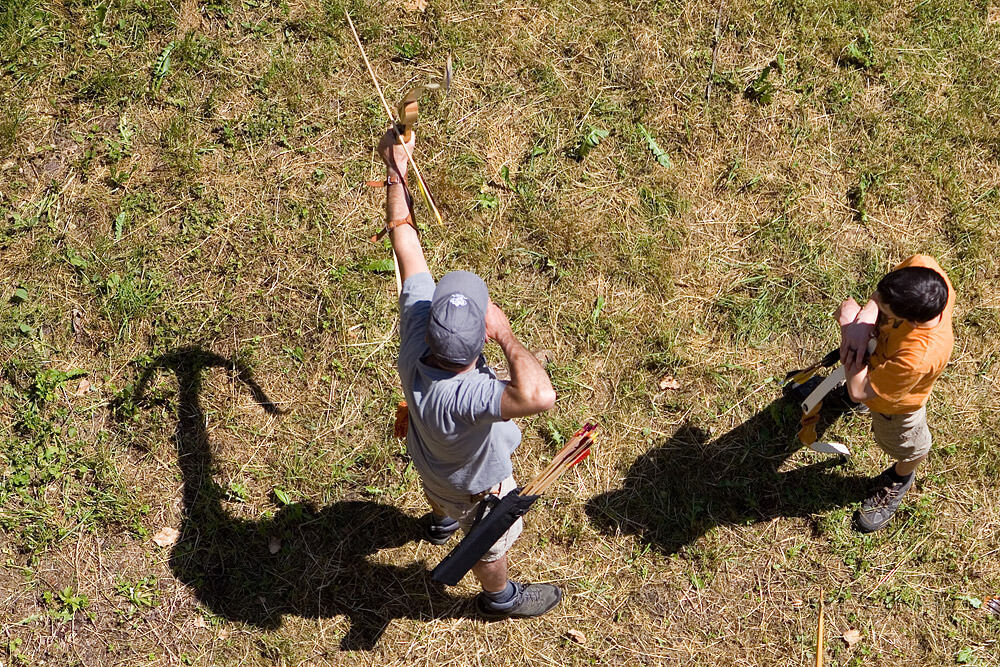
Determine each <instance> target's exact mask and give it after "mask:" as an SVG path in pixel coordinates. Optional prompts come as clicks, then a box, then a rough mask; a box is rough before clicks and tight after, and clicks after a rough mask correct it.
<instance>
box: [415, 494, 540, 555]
mask: <svg viewBox="0 0 1000 667" xmlns="http://www.w3.org/2000/svg"><path fill="white" fill-rule="evenodd" d="M516 487H517V482H515V481H514V478H513V477H508V478H507V479H505V480H504V481H502V482H500V484H499V485H497V486H495V487H493V488H492V489H490V493H492V494H493V495H495V496H498V497H500V498H502V497H504V496H505V495H507V493H509V492H510V491H511V490H512V489H514V488H516ZM424 495H425V496H427V500H428V501H430V504H431V508H432V509H433V510H434V512H435V513H436V514H447V515H448V516H450V517H451V518H452V519H455V520H456V521H458V524H459V525H460V526H461V527H462V532H464V533H466V534H468V532H469V529H471V528H472V524H473V522H474V521H475V520H476V514H477V513H478V512H479V503H480V501H479V500H478V499H475V498H473V497H471V496H469V495H454V496H451V495H449V496H442V495H440V494H438V493H433V492H431V491H430V490H428V489H427V488H426V487H425V488H424ZM523 529H524V522H523V521H521V519H520V518H518V520H517V521H515V522H514V525H513V526H511V527H510V528H508V529H507V532H506V533H504V534H503V535H501V536H500V539H499V540H497V541H496V544H494V545H493V546H492V547H490V549H489V551H487V552H486V553H485V554H483V557H482V558H480V559H479V560H481V561H483V562H486V563H492V562H493V561H495V560H499V559H500V558H501V557H503V555H504V554H505V553H507V551H508V549H510V548H511V546H512V545H513V544H514V541H515V540H516V539H517V538H518V536H519V535H520V534H521V531H522V530H523Z"/></svg>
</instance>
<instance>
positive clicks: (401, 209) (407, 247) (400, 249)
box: [378, 129, 430, 282]
mask: <svg viewBox="0 0 1000 667" xmlns="http://www.w3.org/2000/svg"><path fill="white" fill-rule="evenodd" d="M415 144H416V136H415V135H414V136H413V138H411V139H410V143H409V144H407V148H409V149H410V150H411V151H412V150H413V149H414V146H415ZM378 152H379V155H380V156H381V157H382V161H383V162H385V171H386V177H387V179H391V180H392V181H393V182H394V183H393V184H392V185H388V186H386V191H385V192H386V194H385V219H386V222H387V223H388V222H394V221H396V220H402V219H404V218H406V217H407V216H408V215H410V204H411V201H410V197H409V195H408V191H407V187H406V168H407V161H406V151H405V150H404V149H403V147H402V146H400V145H399V143H398V141H397V140H396V133H395V132H393V131H392V130H391V129H390V130H389V131H388V132H386V133H385V135H384V136H383V137H382V140H381V141H380V142H379V145H378ZM389 240H390V241H391V242H392V248H393V250H394V251H395V252H396V261H397V262H399V276H400V279H401V280H402V281H403V282H406V279H407V278H409V277H410V276H413V275H416V274H418V273H423V272H425V271H429V270H430V269H428V268H427V260H426V259H425V258H424V249H423V248H422V247H421V245H420V237H419V236H417V230H416V228H415V227H413V225H399V226H398V227H395V228H393V229H392V230H391V231H390V232H389Z"/></svg>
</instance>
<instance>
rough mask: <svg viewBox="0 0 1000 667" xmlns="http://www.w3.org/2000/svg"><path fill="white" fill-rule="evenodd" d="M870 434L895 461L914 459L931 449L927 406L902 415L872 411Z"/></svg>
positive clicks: (921, 456)
mask: <svg viewBox="0 0 1000 667" xmlns="http://www.w3.org/2000/svg"><path fill="white" fill-rule="evenodd" d="M872 435H874V436H875V442H876V443H878V446H879V447H881V448H882V451H884V452H885V453H886V454H888V455H889V456H891V457H893V458H894V459H896V460H897V461H902V462H907V463H908V462H910V461H916V460H917V459H919V458H923V457H924V456H926V455H927V452H929V451H930V450H931V432H930V430H929V429H928V428H927V408H926V407H922V408H920V409H919V410H917V411H916V412H908V413H906V414H902V415H883V414H880V413H878V412H875V411H874V410H873V411H872Z"/></svg>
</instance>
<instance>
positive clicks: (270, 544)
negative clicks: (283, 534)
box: [267, 536, 281, 554]
mask: <svg viewBox="0 0 1000 667" xmlns="http://www.w3.org/2000/svg"><path fill="white" fill-rule="evenodd" d="M267 550H268V551H270V552H271V553H272V554H276V553H278V552H279V551H281V538H280V537H274V536H272V537H271V539H269V540H268V541H267Z"/></svg>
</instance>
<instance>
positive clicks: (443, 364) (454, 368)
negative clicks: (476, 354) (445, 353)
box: [424, 352, 476, 375]
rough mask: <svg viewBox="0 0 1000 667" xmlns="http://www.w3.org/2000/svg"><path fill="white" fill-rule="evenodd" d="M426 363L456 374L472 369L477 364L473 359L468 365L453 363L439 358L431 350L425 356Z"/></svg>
mask: <svg viewBox="0 0 1000 667" xmlns="http://www.w3.org/2000/svg"><path fill="white" fill-rule="evenodd" d="M424 363H425V364H427V365H428V366H431V367H433V368H438V369H440V370H442V371H447V372H449V373H454V374H455V375H460V374H462V373H465V372H466V371H471V370H472V369H473V368H475V366H476V362H475V361H473V362H472V363H471V364H468V365H466V366H459V365H457V364H451V363H448V362H447V361H442V360H441V359H439V358H438V356H437V355H436V354H434V353H433V352H431V353H430V354H428V355H427V356H426V357H424Z"/></svg>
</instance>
